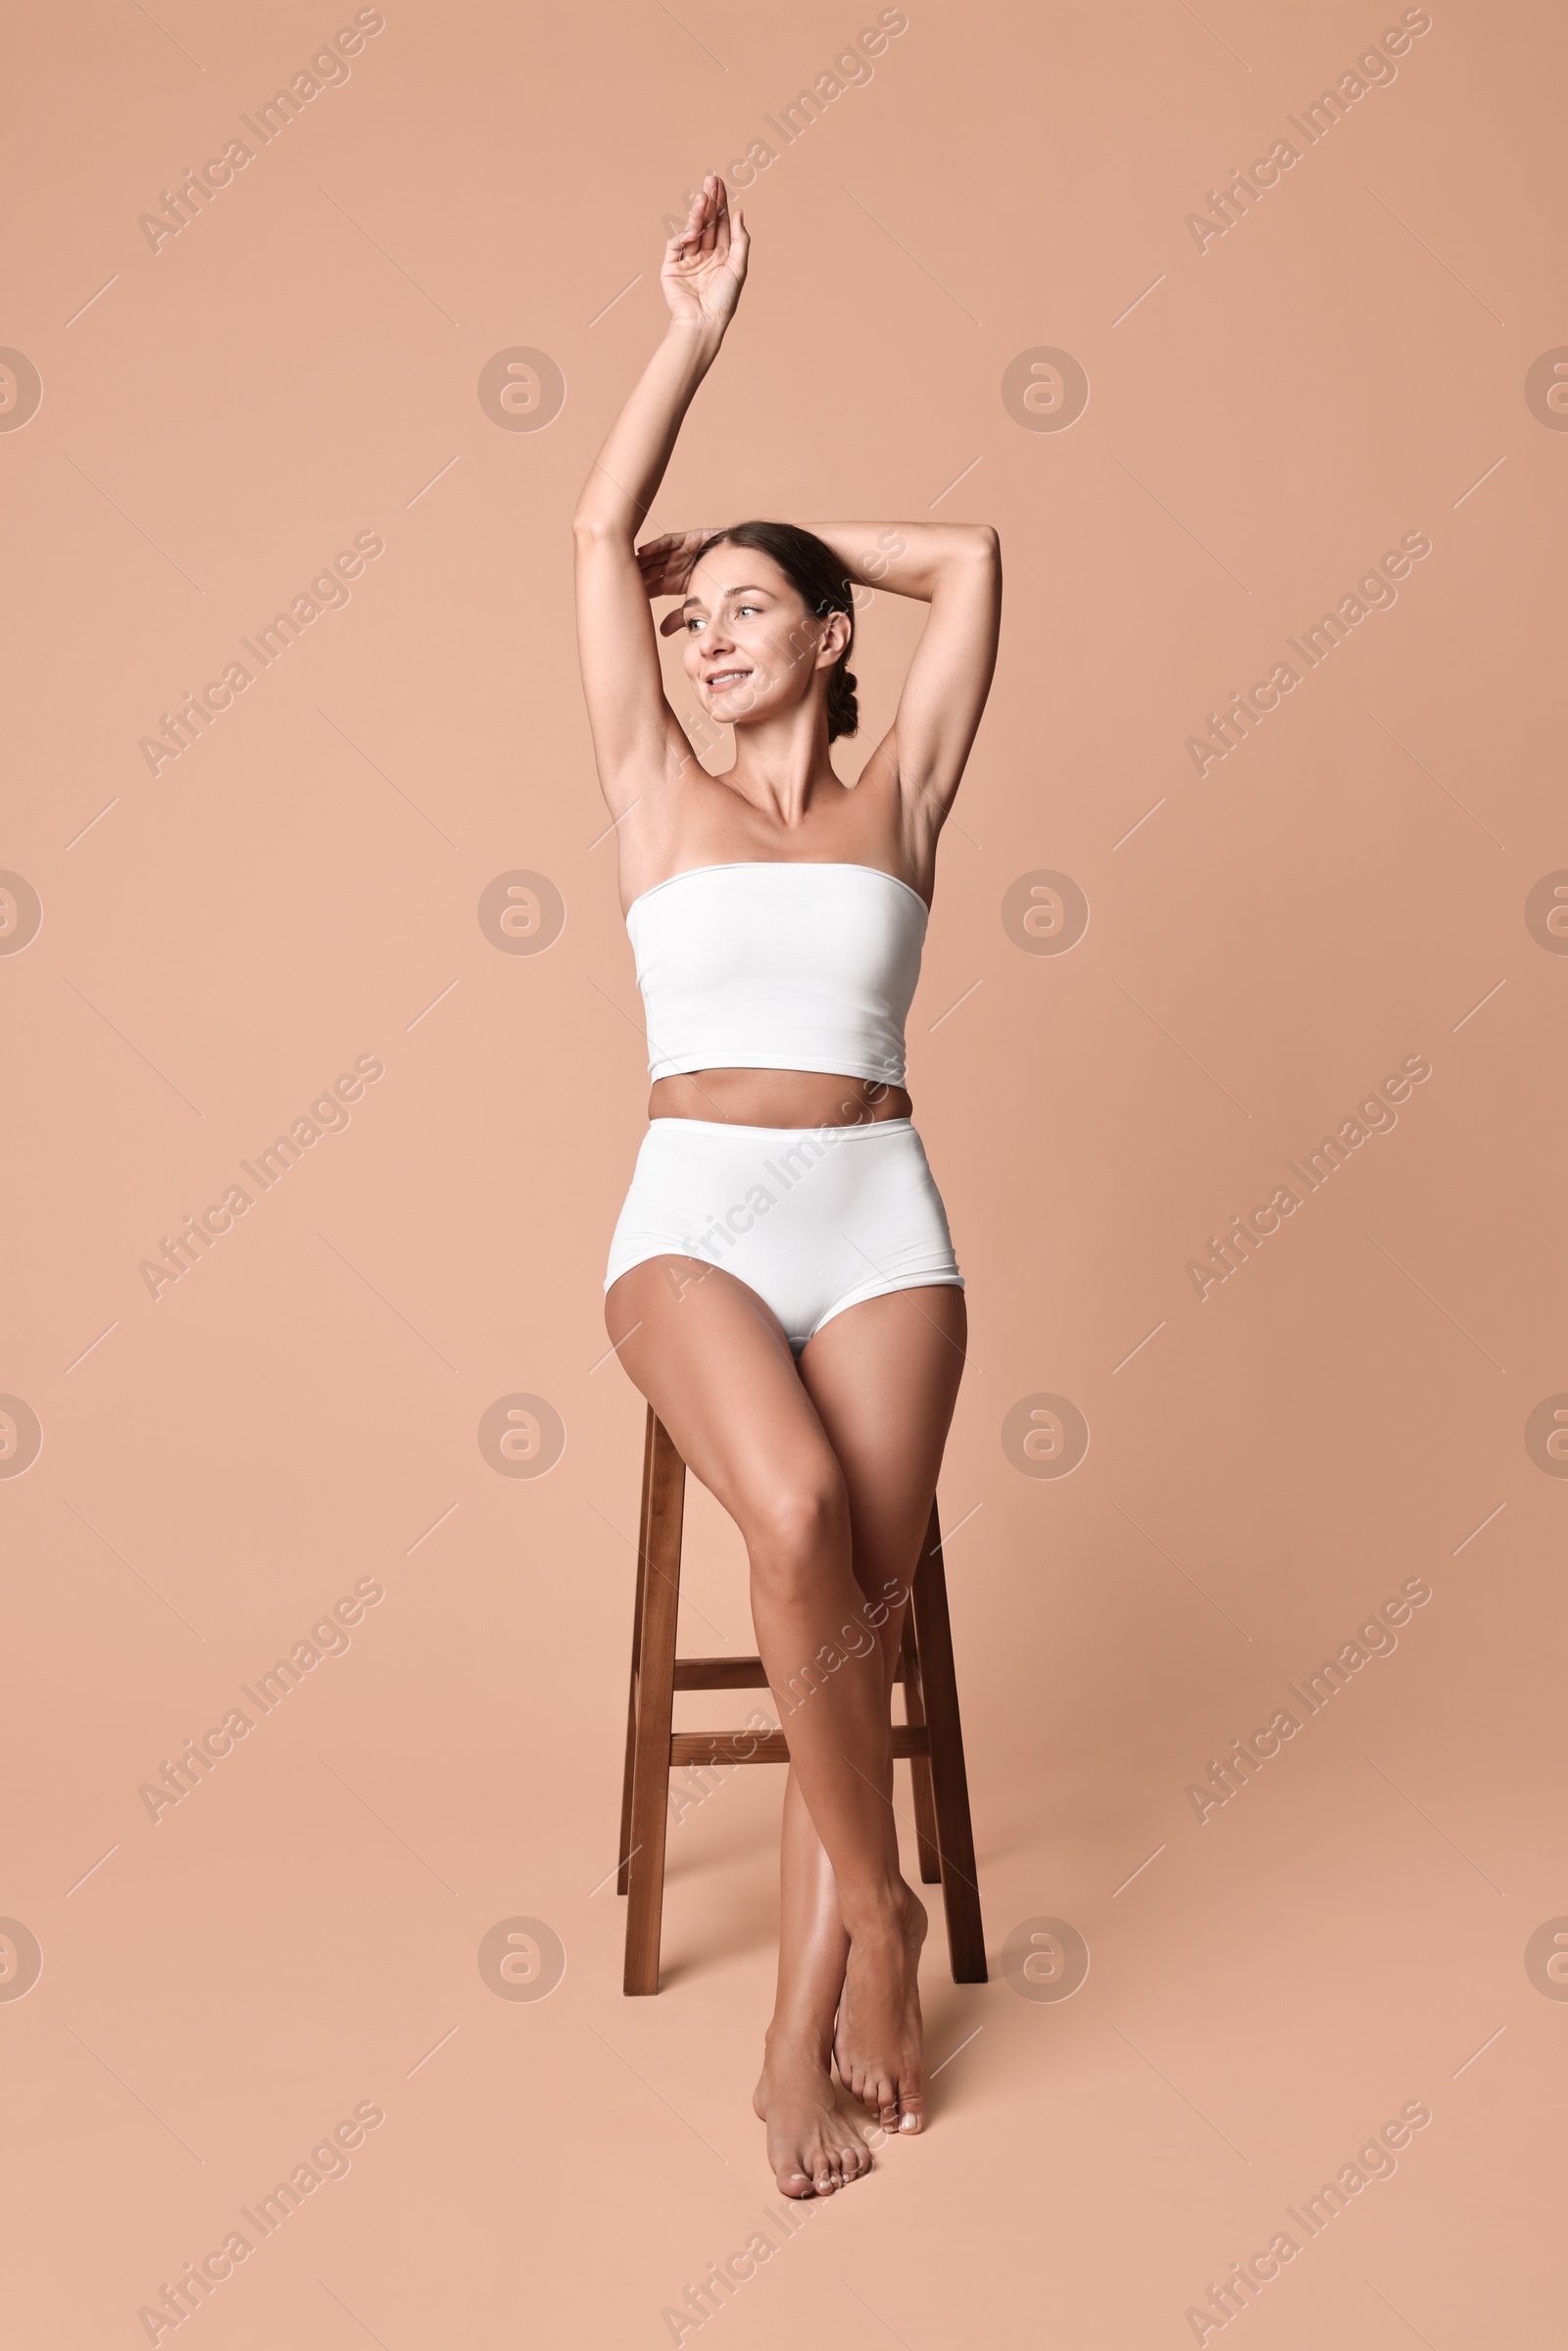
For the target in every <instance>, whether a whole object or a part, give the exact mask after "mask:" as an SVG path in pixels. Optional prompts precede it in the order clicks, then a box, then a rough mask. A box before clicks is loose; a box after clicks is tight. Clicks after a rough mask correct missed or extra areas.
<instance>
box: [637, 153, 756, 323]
mask: <svg viewBox="0 0 1568 2351" xmlns="http://www.w3.org/2000/svg"><path fill="white" fill-rule="evenodd" d="M750 252H751V239H750V237H749V236H748V235H747V233H746V221H745V218H744V216H743V215H742V213H741V211H740V208H739V206H737V207H736V210H735V214H734V217H733V220H732V219H731V216H730V209H729V197H728V195H727V194H726V192H725V188H724V182H723V181H722V180H721V179H719V178H717V177H716V176H715V175H714V174H713V173H712V172H711V171H710V173H709V174H708V177H707V178H706V179H705V180H704V181H703V184H702V186H701V188H700V189H699V190H698V192H697V195H696V196H695V197H694V199H693V201H692V209H691V213H690V216H689V217H688V219H687V222H686V225H685V227H684V228H683V229H682V230H681V231H680V233H679V235H678V236H673V237H671V238H670V240H669V243H668V244H667V245H666V246H665V248H664V260H663V266H662V269H661V270H660V273H659V274H660V281H661V283H662V286H663V289H664V300H665V301H666V302H667V303H668V305H669V315H670V317H671V318H673V319H674V320H675V321H676V323H677V325H682V326H685V325H694V326H702V325H707V326H711V327H715V328H717V330H718V331H719V332H720V333H722V332H723V330H724V328H725V327H726V326H727V325H728V324H729V322H730V319H731V318H733V317H734V315H735V305H736V304H737V302H739V300H740V298H741V288H742V286H743V285H744V284H745V283H746V264H747V259H748V256H749V254H750Z"/></svg>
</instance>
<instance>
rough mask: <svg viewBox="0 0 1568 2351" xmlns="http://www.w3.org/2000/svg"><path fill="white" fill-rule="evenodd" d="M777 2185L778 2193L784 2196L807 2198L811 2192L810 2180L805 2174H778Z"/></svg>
mask: <svg viewBox="0 0 1568 2351" xmlns="http://www.w3.org/2000/svg"><path fill="white" fill-rule="evenodd" d="M778 2184H779V2192H780V2193H781V2194H782V2195H786V2196H809V2194H810V2192H811V2182H810V2179H809V2175H808V2174H807V2173H805V2172H780V2173H779V2175H778Z"/></svg>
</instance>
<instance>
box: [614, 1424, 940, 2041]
mask: <svg viewBox="0 0 1568 2351" xmlns="http://www.w3.org/2000/svg"><path fill="white" fill-rule="evenodd" d="M685 1498H686V1464H685V1462H684V1461H683V1460H682V1459H681V1456H680V1454H679V1452H678V1451H677V1450H676V1446H675V1443H674V1440H673V1439H672V1438H671V1436H670V1434H669V1431H668V1430H667V1429H666V1428H665V1427H664V1425H663V1423H662V1421H661V1420H660V1418H659V1416H658V1414H657V1413H656V1412H655V1410H654V1408H653V1406H652V1404H650V1405H649V1407H648V1420H647V1427H646V1430H645V1433H644V1439H643V1493H642V1515H641V1527H640V1535H639V1542H638V1550H637V1597H636V1604H635V1612H634V1616H633V1622H632V1645H631V1688H630V1690H629V1693H628V1697H627V1705H626V1767H625V1774H624V1778H623V1781H622V1788H621V1807H620V1854H621V1860H620V1864H619V1868H618V1870H617V1872H616V1878H615V1887H616V1891H617V1892H619V1893H622V1894H625V1895H626V1896H627V1910H626V1972H625V1990H626V1993H627V1994H628V1996H638V1995H642V1994H648V1993H654V1992H657V1991H658V1989H659V1946H660V1938H661V1931H662V1914H663V1898H664V1836H665V1829H666V1825H667V1819H668V1806H669V1774H670V1768H671V1766H672V1765H676V1764H700V1765H701V1764H719V1763H728V1764H740V1763H788V1761H789V1758H790V1750H789V1740H788V1739H787V1738H786V1736H785V1734H784V1732H783V1731H781V1730H780V1731H773V1732H766V1733H764V1732H757V1731H676V1730H675V1729H674V1728H673V1727H672V1718H673V1704H674V1695H675V1692H676V1690H765V1689H766V1688H767V1686H768V1684H767V1674H766V1671H765V1670H764V1668H763V1665H762V1661H761V1659H760V1657H680V1656H677V1655H676V1653H675V1637H676V1612H677V1609H678V1606H679V1601H680V1561H681V1531H682V1524H683V1520H684V1517H685ZM894 1680H895V1682H897V1683H901V1684H902V1685H903V1688H904V1707H905V1717H906V1719H905V1720H904V1721H903V1722H902V1723H898V1722H896V1723H894V1724H893V1725H892V1733H893V1754H894V1758H895V1760H904V1761H907V1763H908V1765H909V1773H910V1780H911V1784H912V1788H913V1796H914V1829H915V1843H916V1845H917V1847H918V1850H919V1856H920V1877H921V1880H922V1882H923V1883H924V1884H926V1885H928V1886H934V1885H937V1884H939V1883H940V1885H941V1887H942V1898H943V1907H944V1909H945V1911H946V1914H947V1925H948V1953H949V1957H950V1960H951V1962H952V1967H953V1981H954V1982H955V1984H984V1983H985V1981H986V1952H985V1936H984V1933H983V1930H982V1927H981V1923H980V1893H979V1888H978V1886H976V1883H975V1860H974V1831H973V1828H972V1826H971V1823H970V1818H969V1788H968V1779H967V1775H966V1773H965V1770H964V1762H963V1730H962V1725H961V1723H960V1721H959V1716H958V1690H957V1683H956V1678H955V1674H954V1666H953V1631H952V1625H951V1622H950V1619H949V1614H948V1588H947V1578H946V1576H945V1574H944V1572H943V1566H942V1528H941V1523H940V1519H939V1516H938V1512H937V1506H936V1503H935V1501H933V1502H932V1505H931V1519H930V1524H929V1526H928V1527H927V1530H926V1536H925V1541H924V1543H922V1544H921V1547H920V1557H919V1560H918V1563H917V1564H916V1567H915V1571H914V1576H913V1579H912V1582H911V1584H910V1591H909V1602H908V1605H907V1608H906V1609H905V1612H904V1630H903V1635H902V1639H901V1642H900V1649H899V1655H898V1658H897V1660H896V1662H895V1666H894Z"/></svg>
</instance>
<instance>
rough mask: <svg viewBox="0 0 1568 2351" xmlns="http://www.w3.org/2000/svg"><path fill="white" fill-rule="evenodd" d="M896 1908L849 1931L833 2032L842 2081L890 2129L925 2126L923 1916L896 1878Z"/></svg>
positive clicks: (906, 2129) (920, 1908) (916, 1900)
mask: <svg viewBox="0 0 1568 2351" xmlns="http://www.w3.org/2000/svg"><path fill="white" fill-rule="evenodd" d="M900 1886H901V1889H902V1890H901V1894H900V1906H901V1907H900V1912H899V1913H896V1914H895V1915H894V1916H893V1917H891V1918H890V1919H889V1920H888V1921H887V1923H886V1925H885V1926H883V1927H880V1928H870V1929H862V1931H861V1932H860V1933H859V1934H858V1935H851V1937H850V1957H849V1964H848V1966H847V1968H846V1970H845V1975H844V1993H843V1997H842V1999H841V2000H840V2002H839V2014H838V2024H837V2026H836V2028H835V2030H834V2034H833V2055H834V2057H835V2059H836V2060H837V2062H838V2069H839V2080H840V2081H841V2082H843V2084H844V2086H845V2088H846V2089H847V2090H849V2091H850V2093H851V2094H852V2096H854V2097H857V2098H858V2099H859V2101H860V2103H861V2105H862V2106H863V2107H864V2108H865V2109H866V2111H867V2113H869V2114H873V2115H875V2117H876V2119H877V2121H878V2122H879V2123H880V2124H881V2125H882V2126H883V2128H884V2130H887V2131H919V2130H922V2129H923V2128H924V2125H925V2058H924V2052H923V2048H922V2044H921V2033H920V1984H919V1974H920V1945H921V1944H922V1943H923V1942H924V1940H925V1934H926V1915H925V1910H924V1907H923V1905H922V1904H921V1902H920V1900H919V1898H918V1896H917V1895H916V1894H914V1893H913V1892H912V1891H911V1889H910V1888H909V1887H908V1886H906V1885H904V1882H903V1880H902V1879H901V1880H900Z"/></svg>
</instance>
